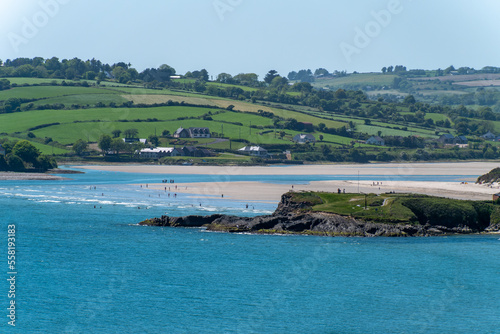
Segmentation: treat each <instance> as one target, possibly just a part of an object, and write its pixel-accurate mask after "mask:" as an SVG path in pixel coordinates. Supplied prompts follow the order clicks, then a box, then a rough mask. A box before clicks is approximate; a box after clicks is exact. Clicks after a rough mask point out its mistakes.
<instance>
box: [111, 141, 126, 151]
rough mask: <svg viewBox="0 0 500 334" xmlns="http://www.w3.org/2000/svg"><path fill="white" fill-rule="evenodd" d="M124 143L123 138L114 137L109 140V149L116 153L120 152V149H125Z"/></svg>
mask: <svg viewBox="0 0 500 334" xmlns="http://www.w3.org/2000/svg"><path fill="white" fill-rule="evenodd" d="M125 145H126V144H125V143H124V142H123V140H121V139H120V138H115V139H112V140H111V143H110V145H109V149H110V150H111V151H113V152H115V153H116V154H120V151H123V150H124V149H125Z"/></svg>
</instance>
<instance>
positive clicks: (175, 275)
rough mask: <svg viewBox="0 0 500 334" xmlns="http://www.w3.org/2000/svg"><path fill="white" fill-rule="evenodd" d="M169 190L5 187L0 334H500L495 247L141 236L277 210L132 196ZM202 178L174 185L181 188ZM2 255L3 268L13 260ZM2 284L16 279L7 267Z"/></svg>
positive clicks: (73, 183)
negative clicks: (12, 313) (174, 224)
mask: <svg viewBox="0 0 500 334" xmlns="http://www.w3.org/2000/svg"><path fill="white" fill-rule="evenodd" d="M71 177H72V178H73V175H71ZM316 177H317V176H315V177H314V178H316ZM356 177H357V176H356ZM375 177H376V176H375ZM375 177H371V178H367V179H375ZM414 177H415V178H417V177H418V176H414ZM168 178H169V176H168V175H165V176H162V175H154V176H153V175H143V174H128V173H112V172H89V173H87V174H84V175H75V176H74V179H73V180H69V181H57V182H49V181H41V182H33V181H29V182H19V181H4V182H0V208H1V210H2V212H3V213H2V220H1V227H2V228H1V231H3V232H0V236H1V238H2V244H3V245H6V244H7V225H8V224H15V225H16V265H17V268H16V270H17V276H16V298H15V300H16V305H17V308H16V316H17V318H16V327H15V328H11V327H10V326H8V325H7V321H8V318H7V317H6V316H5V315H7V310H6V309H7V307H8V302H9V299H8V298H7V292H8V291H9V286H8V284H7V282H6V280H1V282H2V283H1V284H0V294H1V295H3V296H4V297H3V298H2V299H1V301H2V309H4V312H5V315H4V316H3V319H4V320H3V321H2V323H1V324H0V332H7V331H9V332H14V333H16V332H19V333H31V332H33V333H472V332H475V333H497V332H498V328H500V320H499V319H500V301H499V300H500V299H499V297H500V260H499V257H498V254H499V251H500V240H499V237H498V236H458V237H439V238H399V239H391V238H373V239H368V238H328V237H311V236H265V235H246V234H224V233H211V232H206V231H204V230H203V229H184V228H177V229H176V228H159V227H143V226H138V225H137V223H138V222H139V221H141V220H143V219H145V218H150V217H154V216H159V215H161V214H169V215H172V216H176V215H187V214H209V213H212V212H222V213H227V214H237V215H245V216H255V215H258V214H267V213H270V212H272V211H273V210H274V208H275V206H276V204H273V203H252V204H251V205H250V207H249V209H246V206H245V204H246V203H243V202H238V201H228V200H221V199H219V198H208V199H202V200H201V206H200V200H199V199H193V198H191V197H190V196H189V195H188V194H178V195H177V198H172V197H170V198H169V197H165V196H166V195H165V192H161V191H158V190H150V189H145V188H140V187H138V186H133V185H129V184H132V183H143V184H144V183H148V182H149V183H154V182H159V181H158V180H161V179H168ZM206 178H210V176H193V175H184V176H182V175H176V176H175V180H176V182H189V181H190V180H191V181H192V182H194V181H197V180H200V181H208V180H207V179H206ZM231 178H233V177H232V176H231ZM252 178H253V176H246V177H238V179H232V180H234V181H237V180H238V181H248V180H252ZM258 178H259V179H262V176H259V177H258ZM454 178H455V177H454ZM319 179H321V178H319ZM268 180H269V181H270V182H271V181H272V182H277V181H278V182H286V181H289V182H290V183H295V184H297V183H298V182H300V181H302V182H307V181H311V180H312V179H309V178H307V177H303V176H300V177H295V176H293V175H292V176H282V177H281V178H274V179H273V178H269V179H268ZM439 181H441V179H439ZM93 186H96V189H95V190H94V189H93ZM91 187H92V189H91ZM103 194H104V195H103ZM158 194H159V195H160V196H158ZM94 206H95V208H94ZM139 208H140V209H139ZM4 252H5V253H4V254H5V256H7V249H6V246H4ZM2 271H3V273H4V277H6V276H7V272H8V268H7V264H6V261H4V266H3V269H2Z"/></svg>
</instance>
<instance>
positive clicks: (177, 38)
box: [0, 0, 500, 79]
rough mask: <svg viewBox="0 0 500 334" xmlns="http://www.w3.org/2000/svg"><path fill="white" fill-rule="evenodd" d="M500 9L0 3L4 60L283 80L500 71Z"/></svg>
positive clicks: (426, 2) (449, 0)
mask: <svg viewBox="0 0 500 334" xmlns="http://www.w3.org/2000/svg"><path fill="white" fill-rule="evenodd" d="M499 13H500V1H498V0H476V1H470V0H439V1H436V0H352V1H346V0H341V1H339V0H307V1H303V0H302V1H298V0H141V1H137V0H0V59H2V60H5V59H14V58H18V57H29V58H31V57H36V56H39V57H44V58H50V57H53V56H55V57H58V58H59V59H64V58H66V59H71V58H74V57H78V58H80V59H83V60H87V59H92V58H96V59H99V60H101V61H102V62H104V63H109V64H113V63H117V62H120V61H123V62H126V63H131V64H132V66H133V67H135V68H136V69H137V70H139V71H142V70H144V69H145V68H149V67H159V66H160V65H161V64H168V65H170V66H172V67H174V68H175V69H176V70H177V73H178V74H184V73H186V72H187V71H193V70H200V69H202V68H205V69H207V71H208V72H209V74H210V75H212V76H213V77H214V78H215V77H216V76H217V74H219V73H222V72H226V73H230V74H232V75H236V74H238V73H256V74H258V75H259V78H260V79H263V77H264V75H265V74H266V73H267V72H268V71H269V70H271V69H274V70H277V71H278V73H280V74H282V75H287V74H288V72H290V71H298V70H301V69H311V70H312V71H314V70H315V69H317V68H326V69H327V70H329V71H330V72H333V71H335V70H338V71H347V72H353V71H357V72H378V71H380V70H381V68H382V67H384V66H390V65H404V66H406V67H407V68H408V69H437V68H442V69H444V68H446V67H448V66H450V65H454V66H455V67H456V68H458V67H461V66H468V67H473V68H476V69H480V68H482V67H484V66H499V67H500V20H499V19H498V16H499Z"/></svg>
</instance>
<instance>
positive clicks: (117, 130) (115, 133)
mask: <svg viewBox="0 0 500 334" xmlns="http://www.w3.org/2000/svg"><path fill="white" fill-rule="evenodd" d="M111 133H112V134H113V138H118V137H120V134H121V133H122V130H119V129H116V130H113V131H111Z"/></svg>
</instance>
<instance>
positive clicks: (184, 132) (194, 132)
mask: <svg viewBox="0 0 500 334" xmlns="http://www.w3.org/2000/svg"><path fill="white" fill-rule="evenodd" d="M174 137H175V138H210V137H211V135H210V129H209V128H189V129H184V128H182V127H181V128H178V129H177V131H175V132H174Z"/></svg>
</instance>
